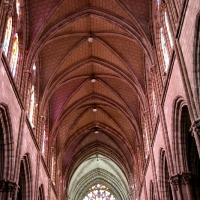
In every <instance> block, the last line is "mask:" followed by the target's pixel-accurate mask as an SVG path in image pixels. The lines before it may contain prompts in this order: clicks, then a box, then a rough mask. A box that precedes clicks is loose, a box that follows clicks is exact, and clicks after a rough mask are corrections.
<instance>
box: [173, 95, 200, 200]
mask: <svg viewBox="0 0 200 200" xmlns="http://www.w3.org/2000/svg"><path fill="white" fill-rule="evenodd" d="M173 121H174V124H173V135H174V137H173V143H174V146H173V154H174V156H173V157H174V163H175V166H176V173H178V174H181V178H182V180H183V181H184V182H186V181H185V176H188V182H187V184H189V187H190V188H191V195H192V196H193V198H194V199H199V198H200V193H199V190H200V159H199V154H198V151H197V145H196V141H195V138H194V137H193V133H192V132H191V119H190V114H189V110H188V106H187V104H186V101H185V100H184V99H183V98H182V97H178V98H177V99H176V100H175V103H174V120H173ZM185 174H187V175H185Z"/></svg>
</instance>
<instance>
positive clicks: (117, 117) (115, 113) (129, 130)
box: [103, 107, 136, 146]
mask: <svg viewBox="0 0 200 200" xmlns="http://www.w3.org/2000/svg"><path fill="white" fill-rule="evenodd" d="M103 109H104V108H103ZM106 112H107V113H108V114H109V115H110V116H109V117H112V119H113V120H114V121H115V122H117V124H118V126H119V127H120V128H121V130H122V132H123V133H124V134H125V136H126V138H127V140H128V141H129V142H130V144H131V145H132V146H134V145H135V144H136V143H135V142H136V141H135V140H134V139H135V137H134V136H135V134H136V132H135V131H134V129H135V127H134V124H133V123H132V122H131V120H133V119H130V118H127V117H125V116H124V114H122V113H121V112H119V110H115V109H113V108H110V107H106Z"/></svg>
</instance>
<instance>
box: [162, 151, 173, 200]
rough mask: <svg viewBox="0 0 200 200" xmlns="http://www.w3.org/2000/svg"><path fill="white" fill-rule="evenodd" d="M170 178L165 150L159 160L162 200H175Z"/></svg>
mask: <svg viewBox="0 0 200 200" xmlns="http://www.w3.org/2000/svg"><path fill="white" fill-rule="evenodd" d="M169 178H170V175H169V168H168V163H167V158H166V153H165V150H164V149H161V150H160V158H159V186H160V194H161V199H162V200H173V197H172V190H171V186H170V182H169Z"/></svg>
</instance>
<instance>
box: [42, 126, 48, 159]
mask: <svg viewBox="0 0 200 200" xmlns="http://www.w3.org/2000/svg"><path fill="white" fill-rule="evenodd" d="M47 141H48V137H47V135H46V126H45V124H44V125H43V136H42V155H43V156H45V144H46V142H47Z"/></svg>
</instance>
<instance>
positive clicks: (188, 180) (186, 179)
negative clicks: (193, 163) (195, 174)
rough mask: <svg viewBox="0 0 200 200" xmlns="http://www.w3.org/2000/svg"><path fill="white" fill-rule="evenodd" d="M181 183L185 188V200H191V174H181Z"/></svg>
mask: <svg viewBox="0 0 200 200" xmlns="http://www.w3.org/2000/svg"><path fill="white" fill-rule="evenodd" d="M181 175H182V183H183V184H185V186H186V192H187V197H188V198H187V199H188V200H193V199H194V198H193V195H192V191H191V172H182V174H181Z"/></svg>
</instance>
